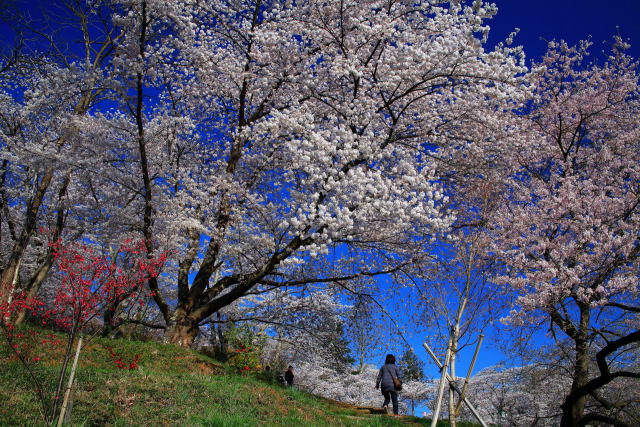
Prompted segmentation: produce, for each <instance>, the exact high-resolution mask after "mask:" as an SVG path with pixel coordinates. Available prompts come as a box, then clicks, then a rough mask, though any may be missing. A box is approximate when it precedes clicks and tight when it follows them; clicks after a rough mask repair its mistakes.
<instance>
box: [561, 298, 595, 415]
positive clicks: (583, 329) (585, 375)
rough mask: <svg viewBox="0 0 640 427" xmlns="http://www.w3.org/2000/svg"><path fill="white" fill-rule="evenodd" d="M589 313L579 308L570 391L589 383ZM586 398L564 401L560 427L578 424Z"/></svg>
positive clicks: (587, 310)
mask: <svg viewBox="0 0 640 427" xmlns="http://www.w3.org/2000/svg"><path fill="white" fill-rule="evenodd" d="M589 320H590V312H589V307H583V306H581V307H580V325H579V328H580V329H579V331H578V336H577V337H576V338H575V339H574V342H575V350H576V361H575V367H574V369H573V382H572V383H571V391H574V390H577V389H578V388H580V387H582V386H583V385H585V384H586V383H587V381H589V343H588V340H587V333H588V327H589ZM586 400H587V397H586V396H580V397H579V398H577V399H575V400H574V401H572V402H569V401H566V400H565V402H564V403H563V404H562V405H561V408H562V419H561V421H560V426H561V427H570V426H575V425H577V424H578V421H579V420H580V418H582V416H583V415H584V407H585V403H586Z"/></svg>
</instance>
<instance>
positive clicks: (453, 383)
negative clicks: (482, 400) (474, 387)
mask: <svg viewBox="0 0 640 427" xmlns="http://www.w3.org/2000/svg"><path fill="white" fill-rule="evenodd" d="M422 346H423V347H424V349H425V350H427V353H428V354H429V356H431V358H432V359H433V361H434V362H435V363H436V365H437V366H438V367H439V368H442V363H440V361H439V360H438V357H437V356H436V355H435V354H434V352H433V351H432V350H431V348H430V347H429V345H428V344H427V343H426V342H425V343H422ZM447 380H448V381H449V383H450V384H451V387H453V389H454V390H455V391H456V392H457V393H458V394H459V395H461V394H462V392H461V391H460V389H459V388H458V386H457V385H456V384H455V382H453V380H452V378H451V377H450V376H449V375H447ZM461 399H462V401H463V402H464V403H465V405H467V408H469V410H470V411H471V413H472V414H473V416H474V417H476V419H477V420H478V422H479V423H480V424H482V426H483V427H488V426H487V423H485V422H484V421H483V420H482V418H481V417H480V414H478V411H477V410H476V408H474V407H473V405H472V404H471V402H469V399H467V398H466V397H462V396H461Z"/></svg>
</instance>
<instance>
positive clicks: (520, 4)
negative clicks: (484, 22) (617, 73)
mask: <svg viewBox="0 0 640 427" xmlns="http://www.w3.org/2000/svg"><path fill="white" fill-rule="evenodd" d="M493 2H494V3H496V4H497V6H498V14H497V16H496V17H495V18H494V19H492V20H491V21H490V24H489V25H490V26H491V33H490V35H489V43H495V42H498V41H500V40H504V38H505V37H506V36H507V35H508V34H509V33H510V32H511V31H513V29H514V28H516V27H517V28H520V32H519V33H518V36H517V37H516V39H515V44H519V45H522V46H524V48H525V53H526V54H527V58H529V59H535V60H538V59H539V58H540V57H541V55H542V54H543V53H544V52H545V50H546V44H547V42H546V41H545V40H552V39H564V40H566V41H567V42H569V43H570V44H575V43H576V42H577V41H578V40H581V39H584V38H587V37H588V36H591V38H592V41H593V42H594V45H593V48H592V49H593V52H594V54H595V53H596V52H598V51H601V50H602V49H603V48H604V47H605V45H603V42H609V41H610V40H611V38H612V36H614V35H615V34H618V33H619V34H620V35H621V36H622V37H623V38H624V39H629V41H630V42H631V45H632V47H631V54H632V55H633V56H635V57H636V58H638V57H640V0H607V1H602V0H597V1H596V0H494V1H493Z"/></svg>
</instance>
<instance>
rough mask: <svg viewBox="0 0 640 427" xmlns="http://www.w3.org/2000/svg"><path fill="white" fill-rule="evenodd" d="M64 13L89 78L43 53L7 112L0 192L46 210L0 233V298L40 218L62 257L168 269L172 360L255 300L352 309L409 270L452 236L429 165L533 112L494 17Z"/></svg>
mask: <svg viewBox="0 0 640 427" xmlns="http://www.w3.org/2000/svg"><path fill="white" fill-rule="evenodd" d="M68 5H69V6H70V7H71V9H69V11H70V12H69V13H70V14H71V16H76V17H79V18H81V19H79V22H80V23H79V24H78V26H77V27H76V30H79V34H81V35H83V36H82V37H80V39H81V40H83V46H84V47H85V48H86V49H85V50H84V51H83V52H84V55H83V57H82V60H80V59H78V60H75V61H74V60H67V61H66V62H65V61H64V60H63V58H64V57H65V56H64V55H58V53H64V52H57V51H55V49H53V53H51V54H49V55H48V56H45V60H44V62H43V65H42V71H40V72H39V73H36V74H34V75H33V76H29V78H27V79H25V80H24V83H20V84H21V85H22V86H21V87H24V89H21V90H20V91H18V92H20V93H24V94H27V95H29V96H27V97H21V96H16V93H18V92H16V91H15V90H13V89H11V88H9V87H7V88H5V91H4V94H5V96H4V97H3V98H2V99H3V102H5V104H6V105H5V107H6V108H4V109H3V111H4V112H5V113H3V114H5V120H4V122H3V126H4V127H5V130H4V131H3V132H4V133H3V140H4V141H6V147H7V149H6V150H3V155H4V156H5V157H6V161H7V162H6V163H5V166H6V167H7V168H9V169H7V168H5V170H6V171H7V172H6V174H5V175H3V176H5V179H4V180H3V181H2V182H3V183H4V187H3V189H5V190H6V193H7V194H9V191H11V192H12V193H11V194H16V195H17V194H30V193H29V192H26V193H25V192H24V191H22V189H23V188H35V189H36V190H37V189H40V190H38V191H35V193H34V197H35V198H33V200H32V201H29V200H26V199H25V200H23V201H22V202H20V203H16V201H17V200H22V199H20V198H19V197H18V196H11V195H9V196H7V197H8V198H7V199H6V200H7V201H6V202H3V206H4V208H11V209H15V210H16V211H17V212H16V213H15V214H14V215H12V216H5V215H3V220H4V221H5V222H6V221H10V220H11V222H15V221H13V220H12V218H13V217H20V218H23V219H24V221H26V222H24V223H25V224H27V225H28V227H27V226H25V227H22V230H24V232H25V233H26V234H25V236H26V237H25V239H26V240H25V239H22V238H18V236H19V233H18V231H17V230H18V229H19V228H20V227H17V226H14V225H15V224H12V225H11V226H9V225H8V226H7V227H3V233H4V234H3V235H6V234H10V233H9V231H10V230H11V229H13V230H14V233H13V234H15V238H14V239H13V240H15V241H16V242H23V243H24V244H23V243H20V245H18V246H16V247H15V248H14V247H13V246H15V245H16V244H17V243H16V244H14V245H13V246H11V245H8V244H7V245H6V246H7V248H8V249H7V250H6V251H5V252H4V253H6V254H8V255H7V257H8V258H7V259H8V261H7V262H6V263H5V264H6V266H4V267H3V282H4V283H8V285H7V286H9V288H12V287H14V284H15V283H16V277H20V274H16V272H17V271H18V270H19V269H18V264H19V263H20V262H22V261H20V260H24V259H25V257H24V256H23V255H24V254H25V253H26V252H25V251H26V249H24V248H27V247H28V246H29V245H27V243H29V242H31V239H32V238H33V236H34V234H36V233H35V230H36V224H38V221H36V219H37V218H44V216H43V215H44V214H45V213H46V214H47V215H48V216H47V218H49V220H48V223H47V225H48V227H46V228H47V229H50V230H52V231H51V235H52V237H51V239H53V240H55V238H57V237H58V236H59V234H60V231H59V229H60V227H58V226H57V225H56V224H59V223H58V222H56V220H57V218H62V219H63V220H64V221H69V220H70V219H72V220H74V221H77V224H78V227H77V233H76V234H75V237H76V238H79V237H80V236H83V235H84V236H85V237H86V238H89V239H91V240H92V241H95V242H101V243H102V244H105V245H111V246H113V247H117V245H118V243H119V242H120V241H123V240H126V239H129V238H139V237H142V239H143V241H144V244H145V248H146V254H147V256H148V257H149V258H150V259H151V258H153V257H155V256H157V254H159V253H164V252H168V253H170V254H172V260H171V262H169V264H168V268H167V270H166V275H163V276H162V277H158V278H156V277H152V278H150V279H149V282H148V286H149V288H150V290H151V291H152V295H153V298H154V300H155V302H156V305H157V307H158V311H159V315H160V317H161V321H160V322H159V323H160V324H157V325H156V326H157V327H161V328H165V339H166V340H167V341H169V342H172V343H176V344H180V345H189V344H191V343H192V342H193V340H194V338H195V337H196V335H197V333H198V331H199V327H200V325H202V324H203V323H206V322H207V321H208V319H210V318H211V316H212V315H213V314H214V313H216V312H219V311H220V310H223V309H224V308H225V307H228V306H229V305H230V304H233V303H234V302H236V301H238V300H239V299H241V298H243V297H246V296H247V295H249V294H251V293H262V292H268V291H273V290H276V289H278V288H283V289H288V290H290V289H293V288H296V287H302V288H303V287H305V286H308V285H310V284H325V285H326V284H337V285H338V286H341V287H346V288H349V290H346V292H351V291H353V290H354V289H353V288H350V286H352V285H351V284H352V283H357V282H358V281H364V280H365V279H367V278H371V277H374V276H376V275H379V274H387V273H393V272H397V271H399V270H400V269H402V268H403V267H405V266H406V265H408V264H409V263H410V262H411V260H412V259H413V258H414V257H415V256H416V253H419V252H420V251H421V250H423V249H424V247H425V246H426V245H428V244H429V242H431V240H432V239H433V238H435V236H436V235H438V234H439V233H441V232H442V231H444V230H446V229H447V228H448V226H449V225H450V224H451V222H452V220H453V218H452V216H451V214H450V212H448V211H447V210H446V209H445V208H444V205H445V202H446V199H447V197H446V196H445V195H444V193H443V188H442V184H441V182H440V178H441V177H440V175H439V173H440V172H441V169H440V165H439V164H438V162H436V161H435V160H434V157H435V150H436V148H437V147H449V148H453V149H454V150H455V148H456V147H458V146H459V145H460V144H461V142H460V141H464V142H463V143H462V144H463V145H465V144H467V142H469V141H472V140H487V139H490V138H492V136H491V135H493V134H494V130H495V128H501V127H504V126H505V125H503V121H504V114H502V113H503V112H504V111H505V110H509V109H510V108H512V107H513V106H514V105H515V104H517V102H518V100H522V99H523V95H524V94H525V91H523V90H522V89H523V88H522V85H521V83H522V82H521V79H520V78H519V77H518V75H519V74H521V73H523V72H524V71H525V68H524V67H523V66H522V56H521V55H520V53H521V52H520V50H519V49H516V48H509V47H506V46H504V45H499V46H498V47H496V48H495V49H493V50H491V51H487V50H485V48H484V46H483V44H484V42H485V41H486V33H487V31H488V27H487V26H486V20H487V19H489V18H491V16H493V14H494V13H495V12H496V9H495V7H494V6H493V5H490V4H486V3H483V2H482V1H475V2H473V3H472V4H470V5H469V4H465V3H464V2H458V1H454V2H450V3H449V2H447V3H441V4H440V3H438V4H433V2H430V1H418V2H415V1H413V2H409V1H397V2H394V1H388V2H385V1H382V2H380V1H364V2H363V1H350V2H341V3H335V2H329V3H327V2H320V1H316V0H308V1H302V2H295V3H292V2H290V1H284V0H282V1H268V2H266V1H262V0H253V1H249V0H244V1H222V0H210V1H201V2H191V1H186V0H171V1H159V0H140V1H133V0H113V1H108V2H101V3H100V4H99V6H100V7H97V6H96V7H93V3H92V2H82V1H80V2H70V3H69V4H68ZM83 17H91V18H92V19H93V18H95V20H96V21H95V22H97V23H99V25H98V24H96V25H95V26H92V25H89V26H87V25H88V24H87V23H88V22H94V21H92V20H87V19H83ZM49 23H50V24H51V25H52V26H54V27H55V25H54V21H49ZM96 28H97V29H98V30H96ZM40 33H41V34H43V35H45V38H46V40H47V41H49V40H55V37H54V35H56V34H61V29H60V28H49V27H46V28H43V29H42V31H41V32H40ZM55 46H56V45H55V44H53V47H55ZM97 46H98V47H99V48H96V47H97ZM78 51H79V50H77V51H76V50H72V52H75V53H77V52H78ZM7 81H8V82H10V83H11V84H15V83H14V80H12V78H8V79H7ZM20 82H22V81H20ZM102 97H108V98H109V102H108V103H106V104H101V105H98V103H97V101H98V100H99V99H102ZM56 102H57V103H56ZM54 113H55V114H54ZM29 114H30V115H29ZM56 114H57V115H56ZM14 123H18V124H19V125H17V126H13V127H12V124H14ZM478 123H480V124H482V126H479V125H478ZM43 126H44V128H43ZM18 130H20V132H18ZM43 141H44V142H43ZM42 144H44V145H42ZM14 152H15V153H14ZM34 153H35V154H34ZM27 171H28V173H27ZM49 172H50V173H49ZM34 174H35V175H34ZM49 175H51V178H48V177H49ZM16 177H19V179H17V180H16V179H15V178H16ZM45 178H46V179H45ZM54 178H56V179H59V181H55V182H54V184H53V185H52V184H49V183H48V182H49V180H53V179H54ZM16 182H18V183H20V186H19V185H17V184H15V183H16ZM52 182H53V181H52ZM32 183H39V184H37V185H36V186H35V187H34V186H32V185H31V184H32ZM9 184H11V185H9ZM40 184H42V185H40ZM21 186H22V187H21ZM71 196H73V202H72V201H71V199H70V197H71ZM10 197H14V199H11V200H10V199H9V198H10ZM56 198H57V199H56ZM58 202H59V203H58ZM71 207H73V209H71ZM4 208H3V209H4ZM18 211H19V212H18ZM33 214H35V216H34V215H33ZM38 215H40V216H38ZM29 218H31V219H29ZM27 219H28V221H27ZM41 222H44V220H42V221H41ZM67 229H68V226H67ZM20 233H22V231H20ZM6 241H7V240H6V239H3V242H6ZM25 242H26V243H25ZM3 244H4V243H3ZM31 246H32V247H34V248H35V247H36V245H35V244H33V245H31ZM38 247H40V248H46V247H47V245H46V244H44V243H41V244H40V246H38ZM16 248H17V249H16ZM21 248H23V249H21ZM14 249H15V250H14ZM330 251H332V252H331V253H330ZM34 252H36V253H35V254H34V255H33V258H38V259H39V255H41V253H40V252H38V251H37V250H35V249H34ZM336 253H337V254H339V255H338V256H336ZM343 254H348V255H346V256H342V255H343ZM46 255H47V257H48V258H46V259H47V260H50V259H51V255H50V254H49V253H47V254H46ZM49 263H50V261H49V262H45V263H44V264H42V265H45V267H46V268H44V269H43V270H40V269H39V266H40V265H41V264H36V263H34V267H33V268H34V272H38V277H39V278H40V279H39V280H44V278H46V277H47V273H48V271H49V269H50V265H49ZM326 266H329V268H321V267H326ZM40 273H41V274H40ZM33 289H35V287H34V288H33Z"/></svg>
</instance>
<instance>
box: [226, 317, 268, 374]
mask: <svg viewBox="0 0 640 427" xmlns="http://www.w3.org/2000/svg"><path fill="white" fill-rule="evenodd" d="M228 336H229V338H228V339H229V347H230V349H229V350H230V357H229V361H228V363H229V366H232V367H233V368H235V369H236V370H237V371H238V372H239V373H241V374H246V373H249V372H252V371H257V370H260V369H261V368H262V367H261V365H260V355H261V354H262V345H263V344H264V338H263V337H261V336H259V335H258V334H256V333H255V332H254V331H253V330H252V329H251V328H250V327H249V326H246V325H245V326H242V327H233V328H231V330H230V331H229V335H228Z"/></svg>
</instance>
